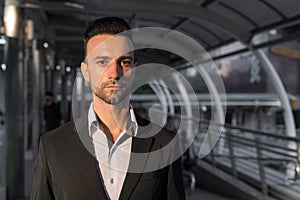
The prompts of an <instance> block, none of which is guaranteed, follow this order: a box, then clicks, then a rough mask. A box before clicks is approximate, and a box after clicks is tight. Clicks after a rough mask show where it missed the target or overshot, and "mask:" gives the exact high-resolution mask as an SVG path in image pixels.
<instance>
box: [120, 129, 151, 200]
mask: <svg viewBox="0 0 300 200" xmlns="http://www.w3.org/2000/svg"><path fill="white" fill-rule="evenodd" d="M139 125H140V124H139ZM140 130H141V128H139V129H138V134H137V135H138V136H139V135H142V134H144V133H143V132H145V133H146V132H147V130H148V129H147V128H146V129H145V128H144V129H143V131H142V132H141V131H140ZM152 144H153V138H138V137H132V147H131V157H130V161H129V167H128V172H127V174H126V177H125V180H124V183H123V187H122V191H121V193H120V198H119V199H122V200H127V199H129V198H130V195H131V194H132V192H133V191H134V189H135V187H136V185H137V183H138V181H139V179H140V176H141V175H142V173H141V172H143V169H144V168H145V166H146V163H147V160H148V155H149V152H150V150H151V147H152ZM138 153H139V156H137V154H138ZM142 153H144V155H143V156H140V155H142ZM133 172H136V173H133Z"/></svg>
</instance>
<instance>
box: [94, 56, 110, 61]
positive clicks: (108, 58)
mask: <svg viewBox="0 0 300 200" xmlns="http://www.w3.org/2000/svg"><path fill="white" fill-rule="evenodd" d="M97 59H106V60H112V58H111V57H109V56H96V57H95V58H93V61H95V60H97Z"/></svg>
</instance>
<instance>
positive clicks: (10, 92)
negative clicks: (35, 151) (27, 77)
mask: <svg viewBox="0 0 300 200" xmlns="http://www.w3.org/2000/svg"><path fill="white" fill-rule="evenodd" d="M19 4H20V2H19V1H18V0H6V1H5V8H4V23H5V34H6V35H7V43H6V45H5V49H4V62H5V64H6V66H7V69H6V72H5V85H6V88H5V112H6V124H7V127H6V135H7V192H8V193H7V194H8V195H7V197H8V199H22V198H24V135H23V129H24V122H23V109H22V106H23V101H22V100H23V90H22V88H23V73H24V72H23V68H22V56H23V55H22V41H21V40H20V33H22V31H21V30H22V29H21V25H20V22H21V15H20V10H19Z"/></svg>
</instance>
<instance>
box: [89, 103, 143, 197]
mask: <svg viewBox="0 0 300 200" xmlns="http://www.w3.org/2000/svg"><path fill="white" fill-rule="evenodd" d="M88 125H89V135H90V137H91V140H92V142H93V145H94V149H95V155H96V159H97V160H98V163H99V169H100V172H101V176H102V180H103V183H104V187H105V190H106V192H107V195H108V196H109V198H110V199H111V200H117V199H119V196H120V193H121V190H122V187H123V183H124V180H125V177H126V173H127V169H128V165H129V160H130V155H131V143H132V135H134V136H136V134H137V128H138V126H137V122H136V118H135V115H134V112H133V109H132V108H131V107H130V110H129V114H128V120H127V125H126V129H125V130H123V131H122V133H121V134H120V135H119V137H118V138H117V140H116V141H115V143H112V142H111V140H110V139H109V138H108V137H107V136H106V134H105V133H104V132H103V131H102V130H101V129H100V126H99V122H98V121H97V117H96V114H95V111H94V106H93V102H92V103H91V105H90V108H89V113H88ZM99 190H100V188H99Z"/></svg>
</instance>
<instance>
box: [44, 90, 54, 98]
mask: <svg viewBox="0 0 300 200" xmlns="http://www.w3.org/2000/svg"><path fill="white" fill-rule="evenodd" d="M45 96H50V97H53V93H52V92H50V91H47V92H46V93H45Z"/></svg>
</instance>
